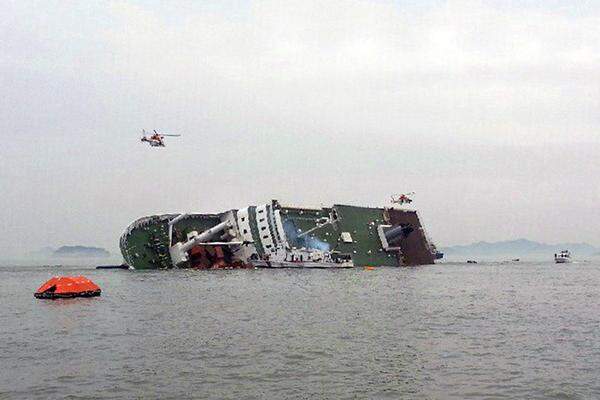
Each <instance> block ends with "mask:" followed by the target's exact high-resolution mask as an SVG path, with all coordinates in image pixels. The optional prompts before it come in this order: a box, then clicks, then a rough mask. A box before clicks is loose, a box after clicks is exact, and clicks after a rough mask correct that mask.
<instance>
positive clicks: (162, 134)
mask: <svg viewBox="0 0 600 400" xmlns="http://www.w3.org/2000/svg"><path fill="white" fill-rule="evenodd" d="M161 136H171V137H177V136H181V135H167V134H166V133H161Z"/></svg>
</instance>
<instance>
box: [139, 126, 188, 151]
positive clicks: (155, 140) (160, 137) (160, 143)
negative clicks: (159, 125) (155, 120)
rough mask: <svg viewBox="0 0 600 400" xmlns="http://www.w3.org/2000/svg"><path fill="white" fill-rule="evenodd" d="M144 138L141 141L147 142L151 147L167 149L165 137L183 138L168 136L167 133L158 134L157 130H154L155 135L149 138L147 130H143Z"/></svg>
mask: <svg viewBox="0 0 600 400" xmlns="http://www.w3.org/2000/svg"><path fill="white" fill-rule="evenodd" d="M142 135H143V136H142V138H141V139H140V141H142V142H147V143H148V144H149V145H150V147H165V141H164V139H165V137H167V136H172V137H177V136H181V135H167V134H165V133H158V132H156V129H154V134H153V135H150V136H148V135H147V134H146V130H145V129H142Z"/></svg>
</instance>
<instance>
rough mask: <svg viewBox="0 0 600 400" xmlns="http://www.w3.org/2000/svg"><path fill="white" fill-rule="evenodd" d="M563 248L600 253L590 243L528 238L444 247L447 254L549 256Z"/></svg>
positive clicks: (580, 252) (443, 250)
mask: <svg viewBox="0 0 600 400" xmlns="http://www.w3.org/2000/svg"><path fill="white" fill-rule="evenodd" d="M561 250H570V251H571V252H572V253H573V254H574V255H577V256H585V257H588V256H596V255H600V248H598V247H595V246H592V245H591V244H588V243H557V244H546V243H540V242H535V241H531V240H527V239H516V240H506V241H501V242H477V243H472V244H467V245H459V246H447V247H442V248H441V249H440V251H442V252H443V253H444V254H445V255H447V256H509V257H524V256H541V255H544V256H549V255H553V254H554V253H558V252H560V251H561Z"/></svg>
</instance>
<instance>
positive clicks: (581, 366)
mask: <svg viewBox="0 0 600 400" xmlns="http://www.w3.org/2000/svg"><path fill="white" fill-rule="evenodd" d="M55 274H63V275H77V274H84V275H85V276H87V277H89V278H90V279H92V280H93V281H95V282H96V283H97V284H98V285H99V286H100V287H101V288H102V289H103V294H102V296H101V297H99V298H93V299H72V300H65V301H41V300H36V299H34V298H33V292H34V290H35V289H36V288H37V287H38V286H39V285H41V283H43V282H44V281H45V280H46V279H48V278H50V277H51V276H52V275H55ZM599 281H600V263H598V262H586V263H574V264H571V265H567V266H557V265H555V264H552V263H550V262H544V263H533V262H521V263H514V264H500V263H480V264H477V265H466V264H458V263H452V264H450V263H448V264H438V265H435V266H425V267H417V268H379V269H376V270H374V271H366V270H364V269H351V270H308V269H307V270H238V271H191V270H172V271H145V272H142V271H96V270H93V269H89V268H83V267H62V268H52V267H51V268H40V267H2V268H0V292H1V294H2V296H1V297H2V304H3V306H2V312H1V313H0V364H1V365H2V369H1V372H0V398H9V399H55V398H65V397H67V398H92V399H115V398H168V399H175V398H214V399H217V398H218V399H239V398H244V399H262V398H285V399H307V398H336V399H338V398H339V399H353V398H378V399H385V398H391V399H397V398H444V399H469V398H472V399H480V398H500V397H501V398H507V399H524V398H527V399H552V398H556V399H564V398H596V397H598V396H600V383H599V379H598V377H599V374H598V371H600V340H599V339H600V329H599V328H598V327H599V326H600V316H599V315H598V312H597V300H598V298H600V286H599V285H598V282H599ZM69 396H70V397H69Z"/></svg>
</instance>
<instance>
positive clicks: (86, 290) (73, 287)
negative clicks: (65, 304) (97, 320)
mask: <svg viewBox="0 0 600 400" xmlns="http://www.w3.org/2000/svg"><path fill="white" fill-rule="evenodd" d="M100 293H101V290H100V287H98V285H96V284H95V283H94V282H92V281H90V280H89V279H88V278H86V277H85V276H55V277H53V278H52V279H50V280H49V281H47V282H46V283H44V284H43V285H42V286H40V287H39V289H38V290H37V291H36V292H35V293H34V294H33V295H34V297H36V298H38V299H65V298H72V297H92V296H100Z"/></svg>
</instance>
